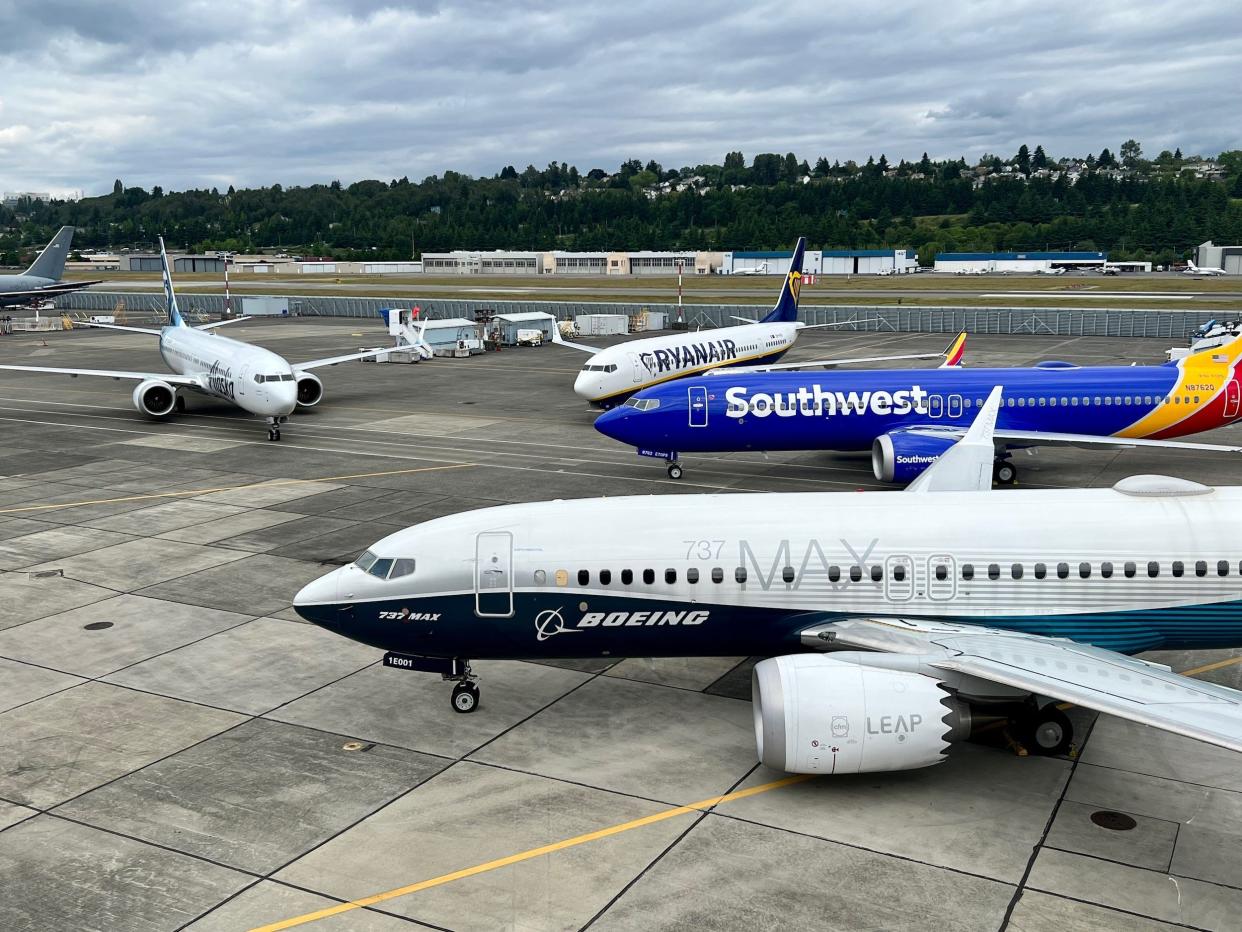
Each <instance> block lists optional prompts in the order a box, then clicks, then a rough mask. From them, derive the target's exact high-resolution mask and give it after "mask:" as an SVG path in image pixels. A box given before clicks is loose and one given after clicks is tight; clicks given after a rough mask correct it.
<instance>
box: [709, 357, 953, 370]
mask: <svg viewBox="0 0 1242 932" xmlns="http://www.w3.org/2000/svg"><path fill="white" fill-rule="evenodd" d="M943 357H944V353H914V354H912V355H908V356H860V357H858V358H856V359H814V360H811V361H810V362H783V363H774V364H773V365H770V366H725V365H721V366H716V367H715V368H712V369H710V370H708V372H707V374H708V375H738V374H741V373H744V372H780V371H782V370H786V371H787V370H790V369H831V368H833V367H835V366H849V365H854V364H857V363H864V362H866V363H871V362H893V361H895V360H898V359H942V358H943Z"/></svg>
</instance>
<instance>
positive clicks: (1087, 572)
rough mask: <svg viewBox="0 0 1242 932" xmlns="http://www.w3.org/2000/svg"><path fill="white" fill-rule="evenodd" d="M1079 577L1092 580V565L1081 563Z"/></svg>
mask: <svg viewBox="0 0 1242 932" xmlns="http://www.w3.org/2000/svg"><path fill="white" fill-rule="evenodd" d="M1078 576H1079V578H1081V579H1090V578H1091V564H1090V563H1079V564H1078Z"/></svg>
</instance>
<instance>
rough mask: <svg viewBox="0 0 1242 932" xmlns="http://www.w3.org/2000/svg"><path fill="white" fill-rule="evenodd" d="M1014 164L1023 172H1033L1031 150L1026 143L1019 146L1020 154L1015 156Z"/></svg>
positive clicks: (1025, 173) (1027, 173)
mask: <svg viewBox="0 0 1242 932" xmlns="http://www.w3.org/2000/svg"><path fill="white" fill-rule="evenodd" d="M1014 164H1015V165H1016V166H1017V167H1018V171H1020V172H1022V174H1024V175H1029V174H1030V173H1031V150H1030V149H1028V148H1027V147H1026V143H1023V144H1022V145H1021V146H1019V147H1018V154H1017V156H1016V157H1015V158H1014Z"/></svg>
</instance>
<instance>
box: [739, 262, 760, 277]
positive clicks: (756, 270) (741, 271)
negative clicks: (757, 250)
mask: <svg viewBox="0 0 1242 932" xmlns="http://www.w3.org/2000/svg"><path fill="white" fill-rule="evenodd" d="M733 274H734V275H767V274H768V264H767V263H766V262H760V263H759V264H758V265H757V266H755V267H754V268H753V269H734V270H733Z"/></svg>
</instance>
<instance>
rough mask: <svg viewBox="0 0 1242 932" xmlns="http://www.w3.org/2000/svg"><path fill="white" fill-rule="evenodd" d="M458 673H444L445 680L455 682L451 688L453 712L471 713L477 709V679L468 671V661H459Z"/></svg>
mask: <svg viewBox="0 0 1242 932" xmlns="http://www.w3.org/2000/svg"><path fill="white" fill-rule="evenodd" d="M460 664H461V666H460V668H459V670H460V672H457V673H444V674H441V676H442V677H443V678H444V679H446V680H457V685H456V686H454V687H453V695H452V697H451V702H452V704H453V711H454V712H462V713H466V712H473V711H474V710H475V709H477V708H478V707H479V678H478V677H477V676H475V675H474V673H473V672H472V671H471V669H470V661H469V660H463V661H460Z"/></svg>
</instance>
